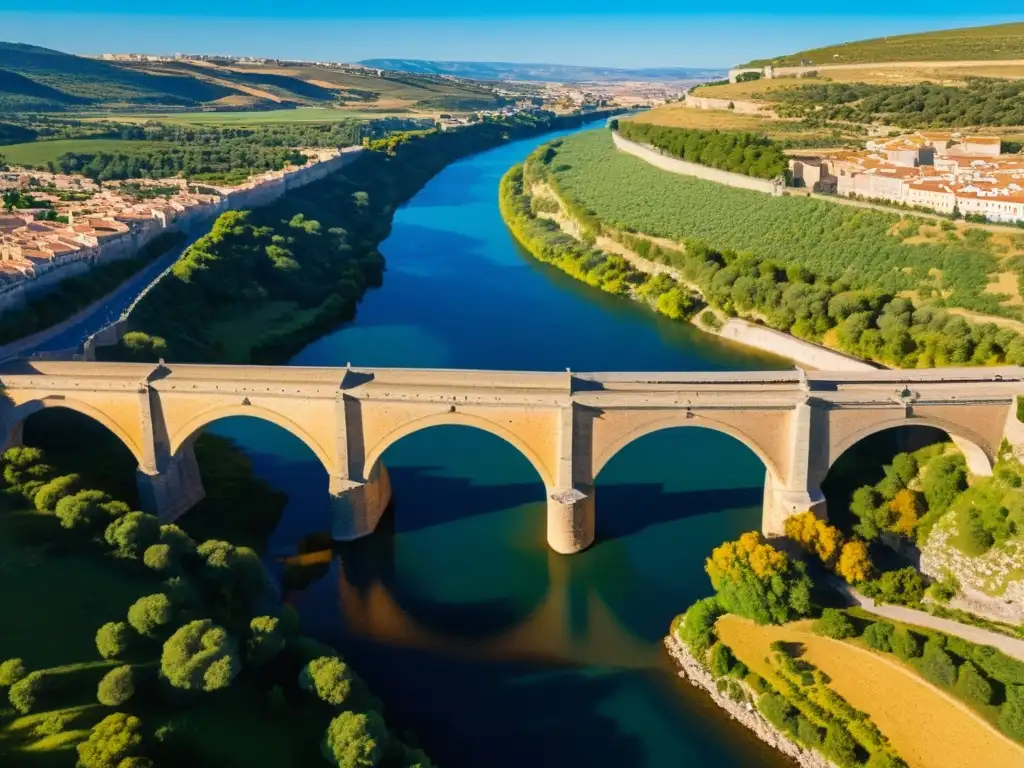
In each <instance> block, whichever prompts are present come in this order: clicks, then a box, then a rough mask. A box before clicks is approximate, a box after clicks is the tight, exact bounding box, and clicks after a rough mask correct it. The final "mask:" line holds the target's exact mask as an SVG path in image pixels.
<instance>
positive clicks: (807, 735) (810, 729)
mask: <svg viewBox="0 0 1024 768" xmlns="http://www.w3.org/2000/svg"><path fill="white" fill-rule="evenodd" d="M796 739H797V741H799V742H800V743H801V744H804V745H806V746H808V747H810V748H811V749H819V748H820V747H821V730H820V729H819V728H818V726H816V725H815V724H814V723H812V722H811V721H810V720H808V719H807V718H806V717H804V716H803V715H797V716H796Z"/></svg>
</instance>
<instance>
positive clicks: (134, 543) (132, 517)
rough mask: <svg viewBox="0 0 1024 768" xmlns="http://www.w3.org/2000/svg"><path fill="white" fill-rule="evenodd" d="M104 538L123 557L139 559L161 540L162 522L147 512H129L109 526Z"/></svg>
mask: <svg viewBox="0 0 1024 768" xmlns="http://www.w3.org/2000/svg"><path fill="white" fill-rule="evenodd" d="M103 537H104V539H106V542H107V544H109V545H110V546H112V547H114V548H115V549H116V550H117V553H118V554H119V555H120V556H121V557H128V558H133V559H137V558H139V557H141V556H142V553H143V552H145V551H146V549H147V548H148V547H150V546H151V545H153V544H156V543H157V541H158V540H159V538H160V521H159V520H158V519H157V518H155V517H154V516H153V515H148V514H146V513H145V512H129V513H128V514H127V515H125V516H124V517H120V518H118V519H117V520H115V521H114V522H112V523H111V524H110V525H108V526H107V530H106V531H105V532H104V534H103Z"/></svg>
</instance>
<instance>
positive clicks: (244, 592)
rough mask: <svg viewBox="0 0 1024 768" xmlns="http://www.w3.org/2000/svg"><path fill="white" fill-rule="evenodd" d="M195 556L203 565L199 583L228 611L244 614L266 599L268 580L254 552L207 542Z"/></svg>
mask: <svg viewBox="0 0 1024 768" xmlns="http://www.w3.org/2000/svg"><path fill="white" fill-rule="evenodd" d="M196 553H197V554H198V555H199V557H200V558H201V559H202V561H203V565H202V569H201V571H200V573H201V575H202V577H203V580H204V581H205V582H206V583H207V584H208V585H209V586H210V587H212V588H213V589H214V590H215V591H216V594H217V595H218V596H219V599H220V600H221V601H223V603H224V604H225V605H226V606H227V607H228V608H233V609H236V610H245V609H246V608H248V607H250V606H252V605H253V604H255V603H256V602H258V601H259V600H260V599H262V598H263V597H264V595H266V593H267V590H268V587H269V584H270V579H269V577H268V576H267V572H266V569H265V568H264V567H263V562H262V561H261V560H260V557H259V555H257V554H256V552H255V551H254V550H252V549H250V548H249V547H236V546H234V545H233V544H229V543H228V542H226V541H217V540H214V539H211V540H208V541H204V542H203V543H202V544H200V545H199V547H198V548H197V549H196Z"/></svg>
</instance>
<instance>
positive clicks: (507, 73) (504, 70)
mask: <svg viewBox="0 0 1024 768" xmlns="http://www.w3.org/2000/svg"><path fill="white" fill-rule="evenodd" d="M360 64H362V65H364V66H367V67H376V68H379V69H392V70H400V71H402V72H414V73H419V74H434V75H453V76H456V77H465V78H469V79H472V80H525V81H528V82H550V83H568V82H595V81H603V82H623V81H631V80H668V81H676V80H704V79H708V80H710V79H714V78H717V77H721V76H723V75H724V74H725V70H717V69H687V68H683V67H661V68H651V69H616V68H613V67H580V66H571V65H567V64H514V63H510V62H500V61H428V60H424V59H367V60H366V61H362V62H360Z"/></svg>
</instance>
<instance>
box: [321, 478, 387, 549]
mask: <svg viewBox="0 0 1024 768" xmlns="http://www.w3.org/2000/svg"><path fill="white" fill-rule="evenodd" d="M328 490H329V491H330V494H331V536H332V537H333V538H334V539H335V541H352V540H354V539H361V538H362V537H363V536H369V535H370V534H371V533H373V532H374V530H376V528H377V524H378V523H379V522H380V519H381V517H383V516H384V511H385V510H386V509H387V508H388V504H390V503H391V480H390V478H389V477H388V470H387V467H385V466H384V462H382V461H378V462H377V463H376V464H375V465H374V468H373V470H372V471H371V473H370V479H369V480H367V481H366V482H359V481H358V480H351V479H349V478H343V477H337V476H334V475H332V476H331V481H330V486H329V488H328Z"/></svg>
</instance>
